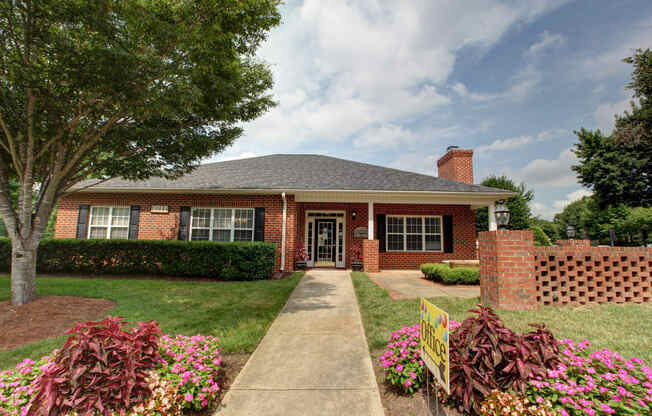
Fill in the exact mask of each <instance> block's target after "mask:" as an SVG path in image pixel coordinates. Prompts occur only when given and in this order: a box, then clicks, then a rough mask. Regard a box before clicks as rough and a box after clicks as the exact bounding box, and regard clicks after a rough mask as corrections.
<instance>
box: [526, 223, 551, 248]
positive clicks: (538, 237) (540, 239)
mask: <svg viewBox="0 0 652 416" xmlns="http://www.w3.org/2000/svg"><path fill="white" fill-rule="evenodd" d="M530 230H532V235H533V237H534V245H535V246H551V245H552V241H550V237H548V236H547V235H546V233H545V232H544V231H543V230H542V229H541V227H539V226H537V225H533V226H532V227H530Z"/></svg>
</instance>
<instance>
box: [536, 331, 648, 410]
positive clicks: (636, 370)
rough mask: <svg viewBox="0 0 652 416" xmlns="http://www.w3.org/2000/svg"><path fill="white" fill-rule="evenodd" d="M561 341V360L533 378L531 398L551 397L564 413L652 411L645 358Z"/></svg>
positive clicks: (556, 407)
mask: <svg viewBox="0 0 652 416" xmlns="http://www.w3.org/2000/svg"><path fill="white" fill-rule="evenodd" d="M560 343H561V344H562V345H563V346H565V348H564V349H563V351H562V355H561V363H560V364H559V365H558V366H557V367H556V368H555V369H554V370H550V371H548V374H547V375H546V377H533V378H532V380H531V381H530V387H529V388H528V396H529V397H530V399H531V400H534V401H536V402H537V403H539V402H543V401H544V400H550V401H551V402H552V404H553V407H554V408H555V409H556V410H557V411H558V412H559V413H560V414H561V415H562V416H570V415H573V416H576V415H577V416H579V415H582V416H585V415H588V416H595V415H611V414H625V415H649V414H650V413H652V370H651V369H650V367H648V366H646V365H644V363H643V361H642V360H640V359H638V358H636V357H633V358H630V359H629V360H626V359H625V358H624V357H622V356H621V355H620V354H618V353H617V352H613V351H610V350H608V349H606V348H605V349H602V350H595V351H591V350H590V349H589V347H590V346H591V344H590V343H589V342H588V341H584V342H577V343H576V342H574V341H572V340H570V339H565V340H562V341H560Z"/></svg>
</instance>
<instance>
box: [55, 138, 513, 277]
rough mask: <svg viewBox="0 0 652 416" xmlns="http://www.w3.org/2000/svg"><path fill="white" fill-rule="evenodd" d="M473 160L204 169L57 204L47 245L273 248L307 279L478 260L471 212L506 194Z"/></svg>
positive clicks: (92, 190)
mask: <svg viewBox="0 0 652 416" xmlns="http://www.w3.org/2000/svg"><path fill="white" fill-rule="evenodd" d="M472 156H473V151H471V150H463V149H457V148H452V149H449V150H448V152H447V153H446V154H445V155H444V156H443V157H442V158H441V159H440V160H439V162H438V163H437V166H438V172H439V177H436V176H429V175H421V174H416V173H411V172H406V171H400V170H396V169H390V168H386V167H381V166H375V165H370V164H365V163H359V162H353V161H348V160H343V159H337V158H333V157H327V156H319V155H271V156H263V157H256V158H250V159H241V160H235V161H227V162H218V163H211V164H205V165H201V166H200V167H198V168H197V169H196V170H195V171H193V172H192V173H190V174H188V175H185V176H183V177H181V178H179V179H177V180H174V181H170V180H166V179H162V178H150V179H148V180H145V181H138V182H134V181H126V180H122V179H112V180H109V181H106V182H102V183H96V184H93V183H82V184H80V185H78V187H77V189H76V190H75V189H73V192H71V193H70V194H68V195H66V196H65V197H63V198H62V199H61V202H60V204H59V209H58V215H57V224H56V230H55V236H56V237H57V238H130V239H154V240H156V239H175V240H176V239H178V240H216V241H267V242H271V243H274V244H276V246H277V247H278V249H277V250H278V251H277V254H278V255H277V267H276V269H277V271H292V270H293V268H294V260H295V254H296V252H297V250H298V248H299V247H300V246H302V245H303V246H304V247H305V248H306V250H307V253H308V265H309V266H310V267H339V268H348V267H350V266H351V261H352V260H353V258H352V256H353V253H354V251H357V250H354V248H355V247H356V246H357V247H359V248H360V251H361V252H362V253H363V257H364V259H363V261H364V267H365V270H368V271H374V270H377V269H379V268H382V269H414V268H418V267H419V265H420V264H422V263H424V262H440V261H442V260H459V259H475V258H477V252H476V243H475V214H474V209H476V208H478V207H486V206H488V207H489V208H490V210H491V209H492V207H493V205H494V203H495V201H497V200H499V199H504V198H507V197H509V196H510V195H511V193H509V192H507V191H503V190H499V189H494V188H488V187H484V186H480V185H474V184H473V164H472ZM490 218H492V216H491V215H490ZM490 228H492V229H495V224H493V223H492V224H490ZM367 240H371V241H367Z"/></svg>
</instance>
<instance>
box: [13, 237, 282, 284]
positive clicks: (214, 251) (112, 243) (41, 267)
mask: <svg viewBox="0 0 652 416" xmlns="http://www.w3.org/2000/svg"><path fill="white" fill-rule="evenodd" d="M10 252H11V243H10V241H9V240H8V239H3V240H0V255H2V258H1V259H0V270H4V271H8V270H9V268H10V263H9V261H10V260H9V259H10V258H11V256H10V255H8V254H9V253H10ZM5 253H6V254H7V256H6V257H5V256H4V254H5ZM275 262H276V247H275V245H273V244H270V243H261V242H234V243H217V242H213V241H153V240H78V239H44V240H43V241H42V242H41V244H40V246H39V248H38V260H37V264H36V270H37V271H38V272H39V273H89V274H152V275H167V276H188V277H212V278H219V279H221V280H229V281H230V280H240V281H244V280H263V279H267V278H268V277H269V276H271V275H272V273H273V272H274V265H275Z"/></svg>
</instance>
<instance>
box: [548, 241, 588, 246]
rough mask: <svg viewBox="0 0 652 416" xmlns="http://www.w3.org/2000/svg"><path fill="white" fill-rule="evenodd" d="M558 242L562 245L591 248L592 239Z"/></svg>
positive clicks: (557, 242)
mask: <svg viewBox="0 0 652 416" xmlns="http://www.w3.org/2000/svg"><path fill="white" fill-rule="evenodd" d="M556 244H557V245H558V246H562V247H576V248H591V240H557V241H556Z"/></svg>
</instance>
